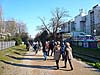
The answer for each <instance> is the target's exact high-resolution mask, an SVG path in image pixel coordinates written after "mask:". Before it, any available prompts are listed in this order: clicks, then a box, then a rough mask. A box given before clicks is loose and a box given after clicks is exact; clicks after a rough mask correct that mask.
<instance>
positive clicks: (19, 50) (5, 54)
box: [0, 45, 27, 75]
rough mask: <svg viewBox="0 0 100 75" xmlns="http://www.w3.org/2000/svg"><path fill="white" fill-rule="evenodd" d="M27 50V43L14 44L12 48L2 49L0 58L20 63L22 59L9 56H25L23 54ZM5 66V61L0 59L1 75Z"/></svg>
mask: <svg viewBox="0 0 100 75" xmlns="http://www.w3.org/2000/svg"><path fill="white" fill-rule="evenodd" d="M26 52H27V50H26V49H25V45H20V46H14V47H11V48H7V49H4V50H0V60H3V61H7V62H14V63H20V62H21V61H20V60H17V59H13V58H11V57H9V56H14V57H23V55H24V54H25V53H26ZM4 68H5V63H3V62H1V61H0V75H2V72H3V70H4Z"/></svg>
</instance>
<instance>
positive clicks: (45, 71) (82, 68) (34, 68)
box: [2, 51, 100, 75]
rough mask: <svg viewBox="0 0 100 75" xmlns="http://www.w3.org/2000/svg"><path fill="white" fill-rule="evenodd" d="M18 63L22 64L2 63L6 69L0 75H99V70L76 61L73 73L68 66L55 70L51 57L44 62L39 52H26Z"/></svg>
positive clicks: (61, 62) (61, 64)
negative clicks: (35, 53)
mask: <svg viewBox="0 0 100 75" xmlns="http://www.w3.org/2000/svg"><path fill="white" fill-rule="evenodd" d="M20 61H22V62H21V63H19V64H17V63H11V62H8V61H7V62H5V61H3V62H4V63H6V64H5V67H6V68H4V69H5V70H4V72H3V73H2V75H100V70H97V69H95V68H93V67H91V66H89V65H87V64H85V63H83V62H80V61H77V60H76V59H73V66H74V70H73V71H70V68H69V65H68V64H67V68H60V69H59V70H56V67H55V61H54V60H53V57H51V56H49V57H48V60H46V61H44V60H43V56H42V52H41V51H40V52H38V54H37V55H34V52H27V54H26V55H25V56H24V58H22V59H20ZM63 64H64V63H63V61H60V67H62V66H63Z"/></svg>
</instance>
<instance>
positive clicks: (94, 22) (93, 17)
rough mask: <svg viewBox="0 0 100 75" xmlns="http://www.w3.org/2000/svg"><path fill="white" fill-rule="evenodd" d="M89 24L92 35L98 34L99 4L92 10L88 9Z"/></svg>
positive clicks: (99, 27)
mask: <svg viewBox="0 0 100 75" xmlns="http://www.w3.org/2000/svg"><path fill="white" fill-rule="evenodd" d="M88 15H89V18H90V19H89V20H90V21H89V22H90V23H89V24H90V28H91V34H92V35H100V4H98V5H96V6H94V7H93V8H92V10H89V12H88Z"/></svg>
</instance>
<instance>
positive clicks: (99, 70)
mask: <svg viewBox="0 0 100 75" xmlns="http://www.w3.org/2000/svg"><path fill="white" fill-rule="evenodd" d="M85 68H94V69H92V71H96V72H100V69H97V68H96V67H93V66H91V65H89V66H86V67H85Z"/></svg>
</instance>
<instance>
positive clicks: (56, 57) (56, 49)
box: [54, 41, 61, 69]
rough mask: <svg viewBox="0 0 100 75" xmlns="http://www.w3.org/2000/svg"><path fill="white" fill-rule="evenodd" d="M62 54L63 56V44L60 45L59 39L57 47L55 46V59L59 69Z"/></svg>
mask: <svg viewBox="0 0 100 75" xmlns="http://www.w3.org/2000/svg"><path fill="white" fill-rule="evenodd" d="M60 56H61V46H60V41H57V43H55V47H54V59H55V61H56V66H57V69H59V59H60Z"/></svg>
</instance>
